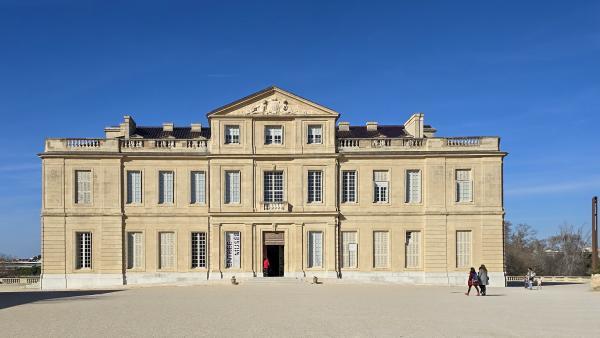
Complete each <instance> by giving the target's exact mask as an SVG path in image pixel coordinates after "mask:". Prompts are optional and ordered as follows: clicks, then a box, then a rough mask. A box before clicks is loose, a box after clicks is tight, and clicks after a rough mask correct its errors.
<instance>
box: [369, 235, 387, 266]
mask: <svg viewBox="0 0 600 338" xmlns="http://www.w3.org/2000/svg"><path fill="white" fill-rule="evenodd" d="M373 251H374V266H375V267H376V268H385V267H388V265H389V232H387V231H375V232H373Z"/></svg>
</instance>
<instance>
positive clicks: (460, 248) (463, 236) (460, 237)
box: [456, 231, 472, 268]
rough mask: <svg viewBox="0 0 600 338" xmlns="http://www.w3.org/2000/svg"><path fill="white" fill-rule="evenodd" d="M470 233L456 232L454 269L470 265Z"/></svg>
mask: <svg viewBox="0 0 600 338" xmlns="http://www.w3.org/2000/svg"><path fill="white" fill-rule="evenodd" d="M471 252H472V235H471V231H457V232H456V267H457V268H468V267H469V266H470V265H471Z"/></svg>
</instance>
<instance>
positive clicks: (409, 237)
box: [405, 231, 421, 268]
mask: <svg viewBox="0 0 600 338" xmlns="http://www.w3.org/2000/svg"><path fill="white" fill-rule="evenodd" d="M405 250H406V251H405V252H406V267H407V268H418V267H419V266H420V264H421V259H420V258H421V232H419V231H408V232H406V248H405Z"/></svg>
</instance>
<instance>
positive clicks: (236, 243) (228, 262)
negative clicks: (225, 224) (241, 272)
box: [225, 231, 242, 269]
mask: <svg viewBox="0 0 600 338" xmlns="http://www.w3.org/2000/svg"><path fill="white" fill-rule="evenodd" d="M241 253H242V250H241V238H240V232H239V231H228V232H226V233H225V267H226V268H228V269H239V268H240V257H241V255H242V254H241Z"/></svg>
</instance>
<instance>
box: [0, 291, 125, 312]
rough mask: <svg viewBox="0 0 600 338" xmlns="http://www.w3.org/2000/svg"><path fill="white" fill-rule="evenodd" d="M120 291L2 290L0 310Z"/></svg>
mask: <svg viewBox="0 0 600 338" xmlns="http://www.w3.org/2000/svg"><path fill="white" fill-rule="evenodd" d="M118 291H121V290H89V291H23V292H2V293H0V310H2V309H6V308H9V307H13V306H18V305H23V304H27V303H34V302H40V301H55V300H61V299H66V298H78V297H84V298H83V299H95V298H96V297H93V296H97V295H103V294H107V293H112V292H118Z"/></svg>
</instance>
